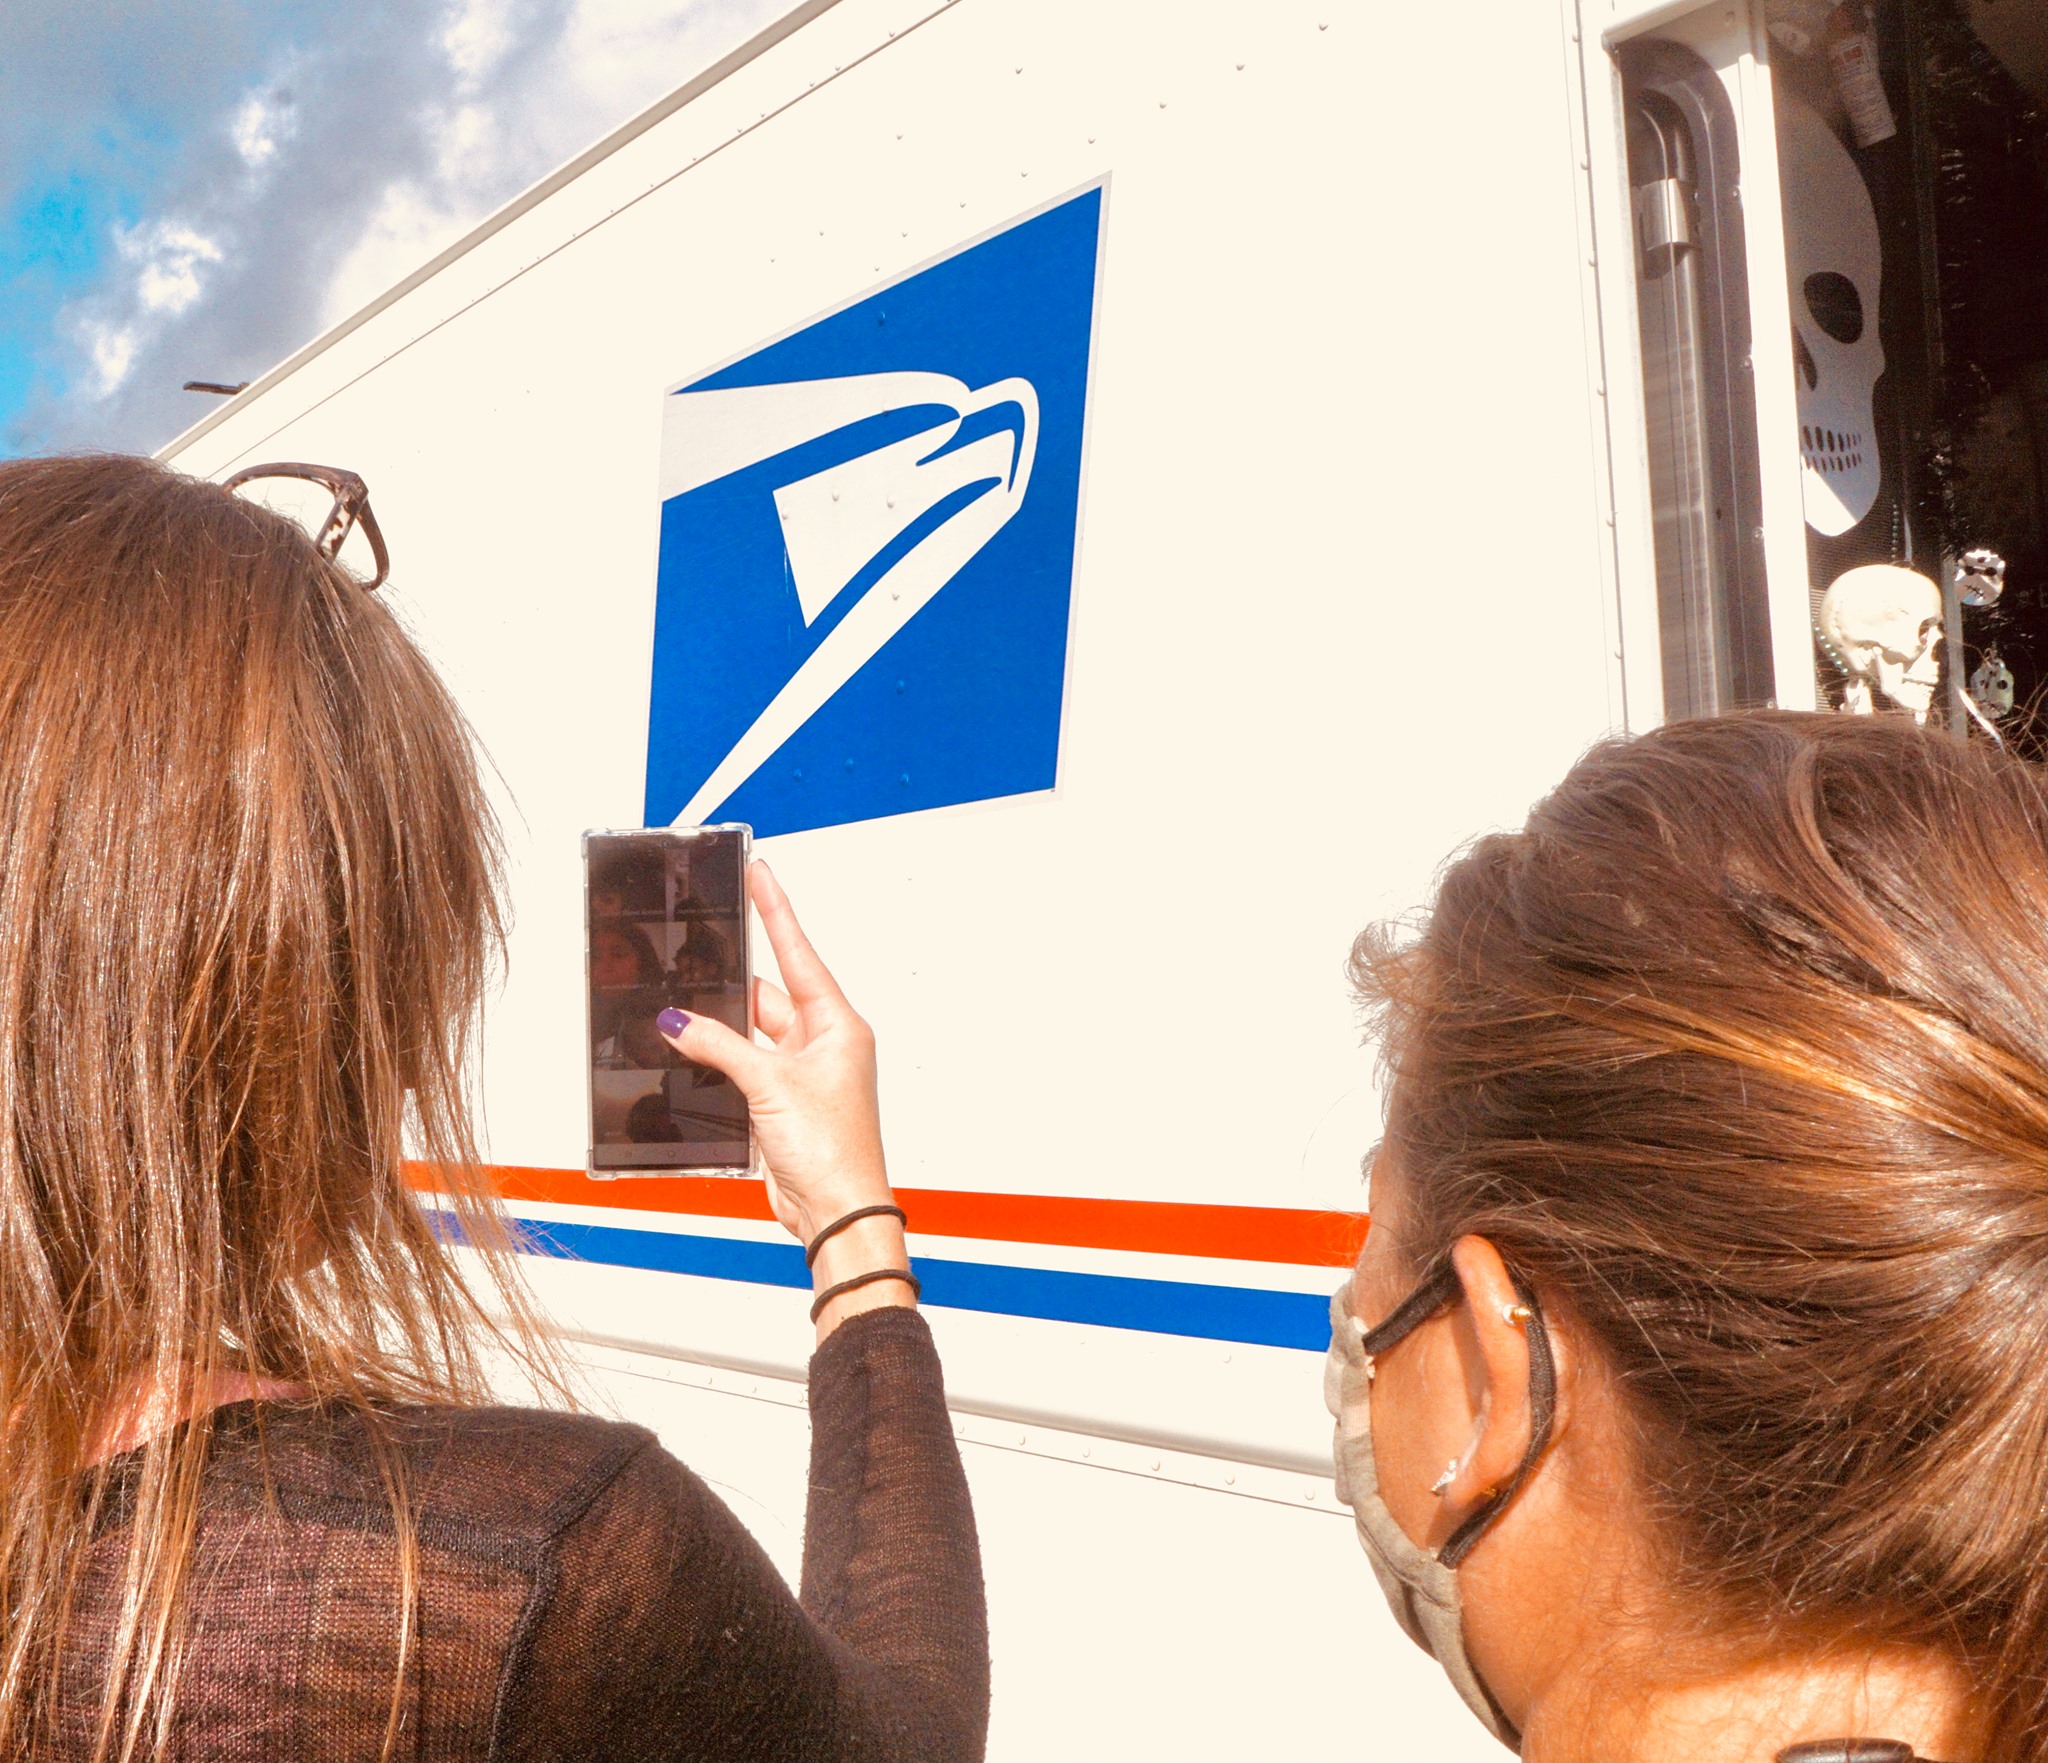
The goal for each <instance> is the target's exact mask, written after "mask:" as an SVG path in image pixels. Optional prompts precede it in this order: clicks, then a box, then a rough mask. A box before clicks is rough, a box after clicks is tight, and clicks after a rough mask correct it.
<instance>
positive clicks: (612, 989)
mask: <svg viewBox="0 0 2048 1763" xmlns="http://www.w3.org/2000/svg"><path fill="white" fill-rule="evenodd" d="M752 847H753V829H752V828H750V827H746V826H740V825H737V824H735V825H729V826H697V827H663V828H660V829H658V830H647V831H641V832H588V833H585V834H584V835H583V923H584V951H585V969H584V972H585V986H584V996H585V997H586V998H587V999H588V1001H589V1012H588V1018H587V1022H586V1027H587V1028H588V1030H589V1045H590V1163H589V1169H590V1173H591V1174H592V1175H593V1176H596V1177H599V1178H608V1177H612V1176H622V1175H676V1174H688V1175H745V1174H747V1173H748V1171H749V1170H750V1169H751V1167H752V1166H753V1161H754V1140H753V1127H752V1123H751V1122H750V1121H749V1120H748V1118H747V1099H746V1097H744V1096H743V1095H741V1094H740V1092H739V1089H738V1087H737V1086H736V1085H735V1084H734V1083H733V1081H732V1080H731V1079H730V1078H728V1077H727V1076H726V1075H725V1074H724V1073H723V1072H720V1071H713V1070H712V1069H711V1068H710V1067H709V1066H708V1065H699V1064H697V1063H696V1062H695V1061H694V1060H690V1059H685V1058H684V1057H683V1056H682V1055H681V1054H680V1053H678V1052H677V1051H676V1050H675V1049H674V1048H673V1047H671V1046H670V1045H669V1044H668V1042H667V1041H665V1040H663V1039H662V1036H661V1031H660V1030H659V1029H658V1028H657V1027H656V1026H655V1018H656V1017H657V1016H659V1015H660V1014H661V1013H662V1011H664V1010H666V1009H668V1008H669V1007H670V1006H671V1005H673V1006H674V1007H675V1008H676V1009H678V1010H683V1011H686V1012H688V1013H689V1014H690V1015H692V1016H713V1017H716V1018H717V1019H718V1020H719V1021H720V1022H722V1023H724V1024H725V1025H726V1027H728V1028H730V1029H734V1030H736V1031H737V1032H738V1033H740V1034H743V1035H744V1034H751V1033H752V1032H753V1026H754V1013H753V999H754V975H753V966H752V963H751V962H750V961H749V960H748V956H747V859H748V857H749V855H750V854H751V851H752Z"/></svg>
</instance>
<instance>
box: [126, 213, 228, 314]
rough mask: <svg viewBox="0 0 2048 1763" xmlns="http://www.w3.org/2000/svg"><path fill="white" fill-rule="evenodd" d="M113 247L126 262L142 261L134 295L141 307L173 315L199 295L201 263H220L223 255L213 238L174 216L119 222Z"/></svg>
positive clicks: (139, 262) (137, 274) (152, 311)
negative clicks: (129, 224) (125, 224)
mask: <svg viewBox="0 0 2048 1763" xmlns="http://www.w3.org/2000/svg"><path fill="white" fill-rule="evenodd" d="M114 247H115V249H116V250H117V251H119V253H120V254H121V256H122V258H123V259H125V260H126V261H127V262H129V263H136V264H140V265H141V268H140V269H139V270H138V271H137V273H136V277H135V298H136V302H137V303H138V304H139V305H140V306H141V308H142V310H143V311H144V312H147V313H162V314H164V315H166V316H168V317H172V318H175V317H176V316H177V315H178V314H179V313H181V312H183V311H185V310H186V309H187V308H188V307H189V306H191V305H192V303H193V302H194V301H196V300H197V299H198V298H199V296H200V293H201V292H202V284H201V281H200V276H199V270H200V266H201V265H202V264H207V263H218V262H219V261H220V256H221V252H220V246H219V245H217V244H216V243H214V241H213V240H211V239H209V238H207V237H206V236H205V235H204V234H202V233H199V232H195V231H194V230H193V229H192V228H191V227H189V226H186V225H184V224H183V223H181V222H179V221H175V220H158V221H145V222H143V223H142V224H141V225H138V226H133V227H122V226H116V227H115V228H114Z"/></svg>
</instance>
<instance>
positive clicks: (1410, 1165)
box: [1352, 713, 2048, 1758]
mask: <svg viewBox="0 0 2048 1763" xmlns="http://www.w3.org/2000/svg"><path fill="white" fill-rule="evenodd" d="M1352 965H1353V974H1354V978H1355V980H1356V982H1357V984H1358V986H1359V988H1360V991H1361V993H1362V995H1363V997H1364V998H1365V999H1366V1001H1367V1002H1368V1004H1370V1005H1371V1006H1373V1007H1374V1008H1375V1009H1376V1011H1377V1012H1378V1014H1379V1017H1380V1019H1381V1026H1382V1027H1383V1028H1384V1030H1385V1031H1386V1037H1387V1038H1386V1041H1385V1043H1384V1045H1385V1056H1386V1058H1387V1060H1388V1062H1389V1066H1390V1077H1391V1088H1390V1091H1389V1113H1388V1139H1387V1147H1388V1150H1389V1152H1390V1154H1391V1155H1392V1157H1393V1159H1394V1162H1395V1166H1396V1167H1397V1168H1398V1169H1399V1170H1400V1171H1401V1173H1402V1179H1403V1193H1404V1196H1406V1201H1407V1204H1408V1205H1409V1207H1410V1208H1412V1213H1413V1218H1414V1224H1415V1232H1414V1236H1413V1238H1412V1240H1411V1241H1409V1242H1407V1243H1405V1244H1404V1247H1405V1248H1406V1249H1407V1250H1408V1251H1409V1252H1410V1253H1412V1254H1414V1255H1415V1256H1417V1257H1418V1258H1420V1259H1426V1258H1427V1257H1429V1256H1430V1255H1432V1254H1434V1253H1436V1252H1438V1251H1440V1250H1441V1249H1442V1248H1444V1247H1445V1246H1447V1245H1448V1244H1449V1243H1450V1242H1452V1241H1454V1240H1455V1239H1456V1238H1457V1237H1458V1236H1460V1235H1462V1234H1464V1233H1466V1232H1476V1233H1478V1234H1481V1235H1484V1236H1486V1237H1489V1238H1491V1239H1492V1240H1493V1241H1494V1242H1495V1243H1496V1244H1497V1245H1498V1246H1499V1248H1500V1249H1501V1252H1502V1253H1503V1255H1504V1256H1505V1257H1506V1259H1507V1260H1508V1262H1509V1264H1510V1265H1511V1266H1513V1267H1515V1268H1516V1269H1517V1270H1518V1271H1519V1272H1520V1273H1521V1274H1522V1275H1523V1276H1524V1277H1525V1278H1527V1279H1529V1280H1530V1281H1531V1282H1532V1283H1533V1284H1534V1286H1535V1287H1536V1289H1537V1290H1538V1291H1539V1292H1540V1293H1542V1294H1543V1295H1544V1296H1545V1298H1546V1300H1547V1301H1549V1302H1551V1303H1554V1304H1558V1305H1560V1306H1561V1307H1562V1308H1563V1309H1564V1310H1565V1311H1566V1312H1568V1313H1569V1314H1570V1315H1572V1316H1574V1317H1576V1318H1577V1319H1578V1320H1579V1322H1580V1323H1581V1324H1582V1325H1583V1327H1584V1328H1585V1329H1586V1330H1587V1332H1588V1335H1589V1337H1590V1339H1591V1340H1592V1341H1593V1342H1594V1343H1595V1345H1596V1348H1597V1350H1598V1351H1599V1352H1600V1353H1601V1354H1602V1355H1604V1356H1605V1358H1606V1360H1607V1362H1608V1363H1609V1365H1610V1366H1611V1368H1612V1370H1613V1372H1614V1373H1615V1375H1616V1377H1617V1379H1618V1384H1619V1387H1620V1388H1621V1390H1622V1391H1623V1393H1624V1400H1625V1402H1626V1404H1627V1406H1628V1409H1629V1410H1630V1413H1631V1416H1632V1418H1633V1419H1634V1421H1635V1422H1636V1430H1637V1432H1638V1434H1639V1436H1640V1456H1641V1462H1640V1465H1639V1467H1640V1471H1641V1474H1640V1480H1641V1483H1642V1489H1643V1495H1644V1498H1645V1499H1646V1500H1647V1501H1648V1503H1649V1513H1648V1516H1649V1517H1650V1519H1651V1520H1652V1523H1653V1534H1654V1535H1656V1536H1657V1537H1659V1538H1661V1539H1662V1541H1663V1542H1664V1543H1665V1544H1666V1545H1667V1546H1668V1552H1669V1557H1670V1562H1671V1566H1672V1572H1673V1574H1674V1577H1675V1583H1676V1584H1677V1585H1678V1587H1679V1588H1680V1589H1682V1590H1683V1591H1685V1592H1687V1593H1689V1594H1691V1595H1693V1596H1694V1597H1697V1598H1699V1599H1700V1600H1701V1601H1702V1603H1703V1606H1704V1607H1705V1608H1707V1609H1709V1610H1712V1611H1715V1612H1718V1613H1719V1614H1720V1616H1721V1617H1725V1618H1726V1619H1728V1620H1729V1621H1730V1623H1731V1624H1733V1625H1734V1627H1735V1630H1736V1631H1737V1632H1744V1633H1749V1634H1752V1635H1760V1636H1764V1637H1769V1636H1771V1635H1773V1634H1784V1633H1788V1632H1794V1631H1803V1632H1806V1633H1809V1634H1810V1633H1820V1634H1835V1635H1842V1634H1851V1633H1853V1634H1858V1635H1864V1636H1869V1637H1871V1638H1873V1639H1877V1640H1885V1641H1893V1640H1896V1641H1905V1642H1911V1643H1919V1644H1925V1645H1932V1646H1935V1647H1938V1648H1941V1649H1945V1650H1947V1651H1948V1652H1950V1653H1951V1654H1956V1655H1960V1656H1961V1657H1962V1658H1963V1659H1964V1660H1965V1661H1966V1662H1967V1663H1968V1664H1969V1665H1970V1666H1971V1667H1972V1669H1973V1674H1974V1678H1975V1681H1976V1683H1977V1685H1978V1686H1979V1692H1980V1694H1981V1695H1982V1697H1983V1700H1984V1705H1985V1709H1986V1712H1987V1714H1988V1717H1989V1719H1990V1721H1991V1728H1990V1732H1989V1738H1988V1749H1987V1754H1988V1755H1990V1756H1995V1757H2012V1758H2017V1757H2037V1756H2041V1755H2043V1754H2044V1753H2048V1376H2044V1367H2048V793H2044V784H2043V778H2042V774H2041V773H2040V772H2039V771H2038V770H2036V769H2035V768H2033V767H2031V766H2029V765H2027V764H2024V763H2022V762H2020V761H2017V760H2014V759H2012V758H2010V757H2008V756H2006V755H2004V754H2001V753H1999V752H1996V751H1994V750H1991V749H1990V748H1989V747H1988V745H1986V744H1972V745H1968V746H1965V745H1963V744H1961V743H1959V742H1956V741H1953V740H1950V739H1948V738H1946V737H1944V736H1939V735H1934V734H1930V733H1926V732H1923V731H1921V730H1920V729H1918V728H1916V727H1914V726H1913V725H1912V724H1911V723H1910V722H1907V721H1905V720H1904V719H1903V718H1897V717H1889V716H1887V717H1824V716H1800V715H1792V714H1772V713H1766V714H1758V715H1753V716H1746V717H1740V718H1730V719H1725V720H1714V721H1700V722H1686V723H1679V724H1676V725H1674V726H1671V727H1668V728H1665V729H1663V730H1661V731H1659V732H1657V733H1655V734H1651V735H1648V736H1645V737H1643V738H1641V739H1637V740H1632V741H1625V742H1618V743H1614V744H1609V745H1604V746H1601V747H1598V748H1596V749H1595V750H1594V751H1593V752H1592V753H1591V754H1589V755H1588V756H1587V757H1586V758H1585V759H1584V760H1582V761H1581V762H1580V764H1579V765H1578V766H1577V767H1576V768H1575V769H1574V770H1573V771H1572V773H1571V774H1570V776H1568V777H1567V778H1566V779H1565V781H1564V783H1563V784H1562V785H1560V786H1559V788H1558V789H1557V790H1556V792H1555V793H1554V794H1552V795H1551V796H1550V797H1549V798H1548V799H1547V800H1546V801H1544V802H1543V803H1542V804H1540V805H1539V806H1538V808H1537V809H1536V810H1535V812H1534V813H1533V814H1532V815H1531V816H1530V819H1529V823H1528V826H1527V828H1526V829H1525V830H1524V831H1522V832H1519V833H1513V834H1509V835H1505V836H1500V837H1492V838H1487V839H1484V840H1482V841H1480V842H1479V843H1478V844H1477V845H1476V846H1475V847H1473V848H1472V849H1471V850H1470V852H1469V853H1468V854H1467V855H1465V856H1464V857H1463V858H1462V860H1460V861H1459V862H1458V863H1457V864H1456V865H1455V866H1454V867H1452V868H1451V869H1450V870H1449V871H1448V872H1447V874H1446V875H1445V877H1444V879H1443V881H1442V883H1441V886H1440V890H1439V893H1438V897H1437V900H1436V903H1435V907H1434V909H1433V912H1432V913H1431V915H1430V917H1429V919H1428V921H1427V923H1426V926H1425V928H1424V929H1423V930H1422V932H1421V935H1420V936H1419V938H1417V939H1412V940H1409V941H1406V942H1405V943H1404V942H1402V941H1400V940H1399V939H1397V938H1396V937H1394V936H1392V935H1389V934H1387V933H1385V932H1371V933H1368V934H1367V935H1366V936H1364V937H1361V938H1360V940H1359V942H1358V944H1357V946H1356V948H1355V949H1354V951H1353V961H1352Z"/></svg>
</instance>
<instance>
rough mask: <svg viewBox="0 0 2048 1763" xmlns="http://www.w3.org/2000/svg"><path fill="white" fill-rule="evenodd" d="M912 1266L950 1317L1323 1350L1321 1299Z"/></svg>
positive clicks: (562, 1240) (791, 1248) (702, 1266)
mask: <svg viewBox="0 0 2048 1763" xmlns="http://www.w3.org/2000/svg"><path fill="white" fill-rule="evenodd" d="M507 1222H508V1223H509V1224H510V1225H511V1226H512V1228H513V1229H514V1230H515V1231H516V1232H517V1233H518V1235H519V1236H520V1238H521V1239H522V1241H521V1246H522V1247H523V1248H524V1249H525V1250H526V1252H527V1253H528V1254H532V1255H550V1256H557V1257H560V1258H561V1259H563V1260H569V1261H591V1262H597V1263H600V1264H602V1265H604V1266H608V1267H642V1268H646V1269H648V1270H650V1271H652V1272H655V1273H688V1274H695V1275H696V1276H698V1277H699V1278H703V1279H737V1280H744V1281H746V1282H748V1283H749V1284H752V1285H770V1286H790V1287H793V1288H796V1289H798V1290H802V1289H805V1288H807V1287H808V1286H809V1285H810V1283H811V1278H810V1274H809V1272H808V1271H807V1270H806V1269H805V1267H804V1257H803V1251H802V1250H801V1249H799V1248H798V1247H797V1246H796V1244H794V1243H757V1242H752V1241H749V1240H746V1239H744V1238H734V1237H700V1236H687V1235H683V1234H680V1233H674V1232H669V1231H658V1230H625V1229H621V1228H620V1227H618V1226H616V1225H609V1224H570V1223H564V1222H559V1221H556V1220H553V1219H549V1220H545V1221H543V1220H539V1219H533V1218H520V1219H509V1220H507ZM913 1265H914V1266H915V1267H916V1269H917V1277H918V1278H919V1279H920V1280H922V1281H923V1282H924V1296H925V1301H926V1302H927V1303H930V1304H940V1305H944V1306H946V1307H947V1308H949V1309H954V1310H980V1311H985V1312H987V1313H989V1314H991V1315H995V1316H1032V1317H1037V1318H1039V1319H1040V1320H1042V1321H1046V1322H1086V1323H1092V1324H1093V1325H1094V1326H1096V1327H1098V1328H1136V1329H1144V1330H1147V1331H1149V1332H1150V1333H1153V1334H1174V1335H1188V1336H1192V1337H1194V1338H1195V1339H1197V1340H1208V1341H1243V1342H1246V1343H1248V1344H1250V1345H1253V1346H1260V1347H1299V1348H1302V1349H1303V1350H1305V1351H1308V1352H1315V1353H1320V1352H1322V1351H1323V1350H1324V1348H1326V1347H1327V1346H1329V1344H1330V1301H1329V1300H1328V1299H1327V1298H1321V1297H1317V1296H1315V1295H1314V1294H1313V1293H1309V1292H1272V1291H1261V1290H1259V1289H1257V1288H1255V1287H1250V1286H1215V1285H1194V1284H1190V1283H1185V1282H1183V1281H1180V1280H1172V1279H1126V1278H1124V1277H1123V1276H1122V1275H1120V1274H1106V1273H1066V1272H1061V1271H1056V1270H1054V1269H1050V1268H1042V1267H1011V1266H1003V1265H999V1264H994V1263H989V1262H983V1261H943V1260H939V1259H937V1258H935V1257H932V1256H925V1255H920V1256H918V1257H916V1258H915V1261H914V1263H913Z"/></svg>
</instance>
